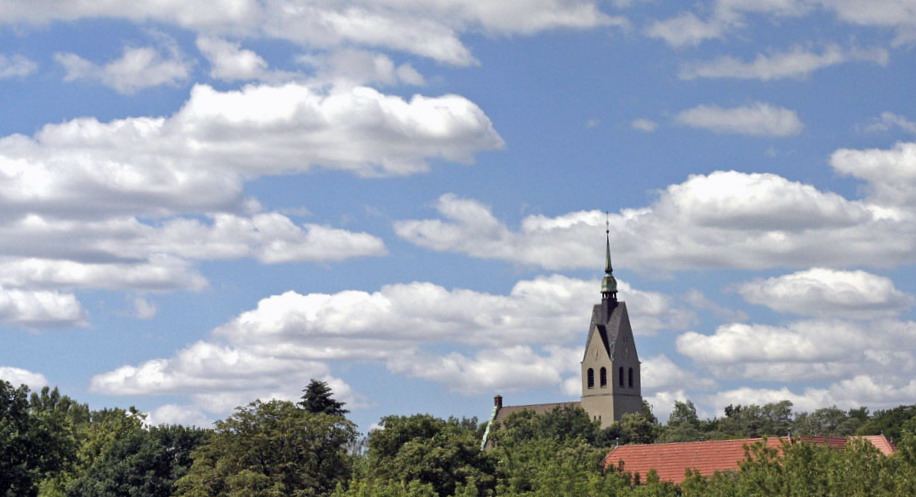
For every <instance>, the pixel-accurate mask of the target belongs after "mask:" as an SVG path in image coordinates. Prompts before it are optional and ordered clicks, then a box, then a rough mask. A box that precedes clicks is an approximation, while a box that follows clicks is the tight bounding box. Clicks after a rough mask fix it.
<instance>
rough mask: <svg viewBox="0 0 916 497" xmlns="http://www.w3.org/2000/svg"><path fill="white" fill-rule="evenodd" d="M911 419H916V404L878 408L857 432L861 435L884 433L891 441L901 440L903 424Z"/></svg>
mask: <svg viewBox="0 0 916 497" xmlns="http://www.w3.org/2000/svg"><path fill="white" fill-rule="evenodd" d="M911 419H916V405H902V406H897V407H895V408H893V409H886V410H878V411H875V412H874V414H872V416H871V418H869V419H868V421H866V422H865V423H863V424H862V426H860V427H859V429H858V430H857V433H858V434H859V435H882V434H883V435H884V436H886V437H887V438H888V439H889V440H890V441H892V442H897V441H899V440H900V438H901V435H902V432H903V426H904V425H905V424H906V423H907V422H908V421H910V420H911Z"/></svg>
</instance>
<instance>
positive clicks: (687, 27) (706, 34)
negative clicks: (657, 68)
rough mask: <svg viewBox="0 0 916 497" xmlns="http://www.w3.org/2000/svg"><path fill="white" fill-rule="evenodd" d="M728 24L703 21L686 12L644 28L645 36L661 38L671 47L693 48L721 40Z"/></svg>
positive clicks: (716, 21) (715, 20) (712, 20)
mask: <svg viewBox="0 0 916 497" xmlns="http://www.w3.org/2000/svg"><path fill="white" fill-rule="evenodd" d="M729 24H730V23H729V22H727V21H724V20H721V19H711V20H708V21H704V20H701V19H700V18H698V17H697V16H696V15H695V14H693V13H692V12H686V13H684V14H681V15H679V16H677V17H673V18H671V19H665V20H663V21H654V22H653V23H652V24H651V25H650V26H649V27H648V28H646V34H647V35H648V36H650V37H652V38H661V39H662V40H664V41H665V42H666V43H667V44H668V45H671V46H673V47H685V46H694V45H699V44H700V43H702V42H703V41H706V40H710V39H716V38H722V37H723V36H724V35H725V32H726V31H727V30H728V29H729Z"/></svg>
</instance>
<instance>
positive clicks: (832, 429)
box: [792, 406, 863, 437]
mask: <svg viewBox="0 0 916 497" xmlns="http://www.w3.org/2000/svg"><path fill="white" fill-rule="evenodd" d="M854 412H855V410H851V411H849V412H847V411H843V410H842V409H838V408H837V407H836V406H833V407H822V408H820V409H817V410H815V411H813V412H811V413H807V412H803V413H801V414H799V415H798V416H796V417H795V421H794V422H793V423H792V425H793V430H792V432H793V434H798V435H808V436H813V437H846V436H849V435H852V434H853V433H855V432H856V430H858V429H859V427H860V426H861V425H862V423H863V420H862V419H861V418H858V417H853V416H851V415H850V413H854Z"/></svg>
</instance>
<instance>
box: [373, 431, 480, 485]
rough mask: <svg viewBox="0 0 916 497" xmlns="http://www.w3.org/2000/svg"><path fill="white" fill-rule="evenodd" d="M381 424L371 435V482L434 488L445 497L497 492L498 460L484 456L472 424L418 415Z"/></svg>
mask: <svg viewBox="0 0 916 497" xmlns="http://www.w3.org/2000/svg"><path fill="white" fill-rule="evenodd" d="M380 424H381V429H379V430H375V431H373V432H371V433H370V434H369V451H368V456H369V470H368V471H369V478H370V479H379V480H384V481H395V482H400V483H401V484H402V485H407V484H409V483H410V482H419V483H422V484H429V485H431V486H432V488H433V489H434V490H435V492H436V494H437V495H440V496H447V495H453V494H454V493H455V491H456V490H457V489H458V488H462V487H465V488H467V487H471V486H473V487H475V489H477V491H480V492H486V491H487V490H489V489H492V488H493V486H494V484H495V478H494V476H493V473H494V470H495V468H494V460H493V459H492V457H491V456H490V455H489V454H487V453H485V452H482V451H481V450H480V441H479V439H478V438H477V432H476V430H474V429H472V425H471V424H470V423H467V422H463V421H460V420H457V419H449V420H448V421H445V420H442V419H439V418H435V417H432V416H429V415H426V414H416V415H413V416H386V417H384V418H382V421H381V423H380ZM473 425H476V423H473Z"/></svg>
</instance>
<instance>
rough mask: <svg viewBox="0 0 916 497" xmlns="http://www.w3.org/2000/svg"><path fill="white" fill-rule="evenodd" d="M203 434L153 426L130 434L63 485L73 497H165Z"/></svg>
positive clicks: (104, 450) (186, 467)
mask: <svg viewBox="0 0 916 497" xmlns="http://www.w3.org/2000/svg"><path fill="white" fill-rule="evenodd" d="M208 433H209V432H208V431H207V430H203V429H200V428H188V427H184V426H177V425H176V426H154V427H151V428H148V429H141V430H137V431H130V432H128V433H125V434H124V435H123V436H121V437H118V438H116V439H114V440H113V441H112V443H111V444H109V445H107V446H106V447H105V448H104V449H103V450H102V452H101V453H99V454H98V455H97V456H96V457H94V458H92V460H91V462H90V465H89V466H88V467H87V468H86V470H85V471H83V472H82V474H81V475H80V476H79V477H78V478H75V479H73V480H71V481H70V482H69V483H68V485H67V495H70V496H73V497H77V496H79V497H116V496H117V497H120V496H123V497H168V496H170V495H172V493H173V492H174V490H175V488H174V487H175V481H176V480H178V479H179V478H181V477H182V476H184V474H186V473H187V471H188V470H189V469H190V468H191V462H192V461H191V452H192V451H193V450H194V449H195V448H197V447H198V446H199V445H200V444H201V443H202V442H203V441H204V440H205V438H206V436H207V435H208Z"/></svg>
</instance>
